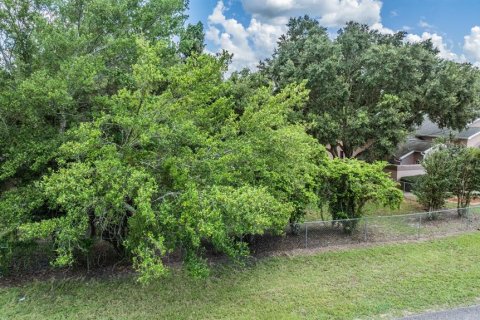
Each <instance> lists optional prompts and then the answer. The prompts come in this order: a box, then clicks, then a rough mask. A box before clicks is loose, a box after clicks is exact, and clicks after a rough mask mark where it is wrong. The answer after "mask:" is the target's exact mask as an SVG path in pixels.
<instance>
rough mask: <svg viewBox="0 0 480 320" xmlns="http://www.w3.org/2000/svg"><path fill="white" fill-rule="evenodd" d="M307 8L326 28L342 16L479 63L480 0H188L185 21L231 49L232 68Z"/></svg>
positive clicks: (215, 47)
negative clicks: (200, 26)
mask: <svg viewBox="0 0 480 320" xmlns="http://www.w3.org/2000/svg"><path fill="white" fill-rule="evenodd" d="M304 14H309V15H311V16H313V17H315V18H317V19H318V20H319V21H320V23H321V24H322V25H324V26H326V27H328V28H329V30H331V32H332V34H335V31H336V30H337V29H338V28H339V27H340V26H341V25H342V24H343V23H345V22H346V21H349V20H355V21H359V22H362V23H366V24H368V25H370V26H372V28H375V29H378V30H380V31H381V32H385V33H389V32H394V31H397V30H405V31H407V32H409V36H408V38H407V40H408V41H411V42H414V41H420V40H423V39H427V38H431V39H432V41H433V43H434V45H435V46H437V48H438V49H439V50H440V56H442V57H443V58H445V59H450V60H455V61H461V62H465V61H468V62H472V63H475V64H477V65H479V66H480V0H383V1H382V0H223V1H222V0H190V11H189V15H190V19H189V20H190V22H196V21H202V22H203V23H204V26H205V31H206V40H207V49H208V50H209V51H210V52H218V51H221V50H222V49H226V50H228V51H230V52H231V53H233V54H234V61H233V64H232V67H231V69H232V70H237V69H240V68H243V67H250V68H254V67H255V66H256V64H257V62H258V60H259V59H264V58H266V57H268V56H269V55H270V54H271V53H272V51H273V49H274V47H275V43H276V39H277V38H278V36H279V35H281V34H282V33H284V31H285V23H286V21H287V20H288V18H289V17H291V16H299V15H304Z"/></svg>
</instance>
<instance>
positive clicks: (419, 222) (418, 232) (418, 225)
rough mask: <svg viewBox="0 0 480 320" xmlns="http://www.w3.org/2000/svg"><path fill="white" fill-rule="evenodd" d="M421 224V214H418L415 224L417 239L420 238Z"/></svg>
mask: <svg viewBox="0 0 480 320" xmlns="http://www.w3.org/2000/svg"><path fill="white" fill-rule="evenodd" d="M421 225H422V215H420V219H418V224H417V239H420V227H421Z"/></svg>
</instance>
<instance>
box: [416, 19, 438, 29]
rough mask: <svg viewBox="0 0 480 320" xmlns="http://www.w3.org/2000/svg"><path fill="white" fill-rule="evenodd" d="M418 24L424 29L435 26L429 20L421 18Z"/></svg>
mask: <svg viewBox="0 0 480 320" xmlns="http://www.w3.org/2000/svg"><path fill="white" fill-rule="evenodd" d="M418 25H419V26H420V27H422V28H424V29H433V28H434V26H433V25H431V24H430V23H428V22H427V21H425V20H423V19H421V20H420V21H419V22H418Z"/></svg>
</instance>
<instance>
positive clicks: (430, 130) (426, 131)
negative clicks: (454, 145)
mask: <svg viewBox="0 0 480 320" xmlns="http://www.w3.org/2000/svg"><path fill="white" fill-rule="evenodd" d="M477 133H480V128H478V127H468V128H466V129H465V130H462V131H457V130H451V129H447V128H444V129H441V128H439V127H438V126H437V125H436V124H435V123H433V122H432V121H430V119H428V118H427V119H425V120H424V121H423V123H422V124H421V125H420V127H419V128H418V129H417V130H416V131H415V136H416V137H419V138H420V137H432V138H440V137H447V138H448V137H450V136H451V135H453V137H454V138H457V139H468V138H470V137H472V136H473V135H475V134H477Z"/></svg>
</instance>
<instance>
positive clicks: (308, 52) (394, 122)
mask: <svg viewBox="0 0 480 320" xmlns="http://www.w3.org/2000/svg"><path fill="white" fill-rule="evenodd" d="M287 26H288V31H287V33H286V34H285V35H283V36H281V37H280V39H279V43H278V49H277V50H276V51H275V52H274V54H273V56H272V58H270V59H267V60H266V61H264V62H262V63H261V65H260V70H261V72H262V73H263V74H264V75H265V76H266V77H268V78H269V79H271V80H272V81H274V82H275V84H276V86H277V87H278V88H283V87H285V86H287V85H289V84H290V83H293V82H301V81H303V80H307V88H308V89H309V90H310V96H309V101H308V103H307V105H306V106H305V107H304V108H303V109H302V110H301V115H302V117H303V118H304V120H305V121H306V122H307V123H309V124H310V133H311V134H312V135H313V136H315V137H316V138H317V139H318V141H319V142H320V143H322V144H324V145H326V146H327V147H328V150H329V152H330V153H331V154H332V156H334V157H339V156H342V155H343V156H345V157H348V158H351V157H359V158H363V159H367V160H372V159H382V158H384V157H388V156H390V155H391V154H392V153H393V151H394V150H395V148H396V147H397V145H398V144H399V143H400V142H402V141H403V140H404V139H405V137H406V135H407V134H408V133H409V132H410V131H411V130H412V128H413V126H414V125H418V124H420V123H421V122H422V120H423V118H424V116H425V115H428V116H429V117H430V119H432V120H433V121H435V122H436V123H438V124H439V125H440V126H442V127H450V128H454V129H461V128H464V127H465V125H466V124H467V123H468V122H469V121H471V120H473V119H474V118H475V117H476V115H477V112H478V105H479V96H480V94H479V92H480V91H479V71H478V69H476V68H474V67H472V66H471V65H469V64H459V63H455V62H451V61H445V60H442V59H440V58H439V57H438V56H437V55H436V54H437V52H438V51H437V50H436V49H434V48H433V45H432V43H431V41H425V42H421V43H416V44H410V43H407V42H405V41H404V38H405V33H404V32H398V33H396V34H393V35H385V34H381V33H379V32H378V31H375V30H370V29H369V28H368V27H367V26H365V25H360V24H358V23H353V22H350V23H348V24H347V25H346V26H345V27H344V28H343V29H340V31H339V32H338V36H337V37H336V38H335V39H333V40H332V39H331V38H330V37H329V35H328V32H327V29H326V28H323V27H321V26H320V25H319V24H318V22H317V20H315V19H311V18H309V17H308V16H305V17H301V18H293V19H291V20H290V21H289V23H288V25H287Z"/></svg>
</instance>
